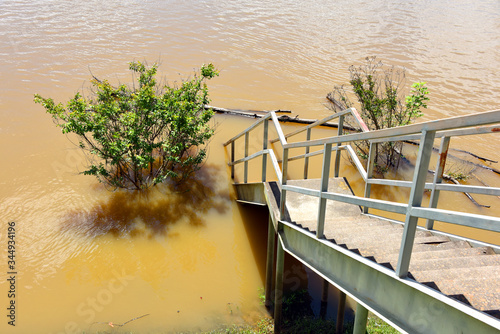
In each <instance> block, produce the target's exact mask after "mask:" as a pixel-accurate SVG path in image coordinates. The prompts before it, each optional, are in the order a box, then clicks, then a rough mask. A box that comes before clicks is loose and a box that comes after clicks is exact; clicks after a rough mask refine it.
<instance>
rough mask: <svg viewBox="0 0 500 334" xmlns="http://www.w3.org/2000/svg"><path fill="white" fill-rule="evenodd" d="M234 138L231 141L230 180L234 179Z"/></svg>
mask: <svg viewBox="0 0 500 334" xmlns="http://www.w3.org/2000/svg"><path fill="white" fill-rule="evenodd" d="M233 162H234V140H233V141H232V142H231V180H234V165H233V164H232V163H233Z"/></svg>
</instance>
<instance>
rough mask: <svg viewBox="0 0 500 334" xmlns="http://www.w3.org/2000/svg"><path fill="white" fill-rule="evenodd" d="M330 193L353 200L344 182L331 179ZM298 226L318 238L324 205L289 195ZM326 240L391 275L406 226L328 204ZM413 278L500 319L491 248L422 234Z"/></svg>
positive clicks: (311, 184)
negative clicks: (347, 196)
mask: <svg viewBox="0 0 500 334" xmlns="http://www.w3.org/2000/svg"><path fill="white" fill-rule="evenodd" d="M319 182H320V180H297V181H289V182H288V184H289V185H293V186H299V187H307V188H310V189H319V186H320V184H319ZM329 191H331V192H339V193H343V194H352V192H351V190H350V188H349V187H348V184H347V183H346V182H345V181H344V180H343V179H342V178H337V179H330V182H329ZM287 210H288V213H289V216H290V219H291V221H292V223H293V224H295V225H296V226H297V227H299V228H301V229H303V230H304V232H305V233H311V234H316V229H317V220H316V218H317V215H318V199H317V198H312V197H310V196H306V195H302V194H299V193H295V192H287ZM326 217H327V218H326V221H325V228H324V239H327V240H329V241H330V242H332V243H334V244H336V245H339V246H341V247H343V248H345V249H348V250H350V251H352V252H355V253H357V254H359V255H361V256H363V257H364V258H367V259H369V260H371V261H373V262H376V263H378V264H381V265H383V266H385V267H387V268H389V269H394V268H396V265H397V261H398V253H399V250H400V246H401V239H402V235H403V226H402V225H401V224H397V223H393V222H390V221H387V220H384V219H379V218H373V217H370V216H367V215H363V214H362V212H361V209H360V207H359V206H355V205H349V204H345V203H339V202H334V201H328V204H327V211H326ZM408 277H409V278H411V279H414V280H415V281H417V282H419V283H422V284H425V285H427V286H428V287H431V288H432V289H435V290H437V291H440V292H441V293H443V294H445V295H447V296H449V297H451V298H454V299H456V300H458V301H460V302H462V303H465V304H467V305H469V306H471V307H473V308H475V309H477V310H480V311H482V312H485V313H487V314H489V315H491V316H494V317H496V318H499V319H500V254H496V253H495V251H494V250H493V249H492V248H491V247H472V246H471V245H470V244H469V243H468V242H466V241H463V240H450V238H448V237H446V236H442V235H435V234H433V233H432V232H430V231H427V230H424V229H423V228H422V229H419V230H418V231H417V234H416V238H415V242H414V247H413V253H412V258H411V263H410V271H409V276H408Z"/></svg>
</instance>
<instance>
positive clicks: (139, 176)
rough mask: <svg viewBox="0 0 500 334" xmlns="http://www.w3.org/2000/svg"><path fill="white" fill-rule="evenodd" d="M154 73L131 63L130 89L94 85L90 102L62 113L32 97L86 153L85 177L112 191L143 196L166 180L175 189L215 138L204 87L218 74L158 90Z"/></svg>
mask: <svg viewBox="0 0 500 334" xmlns="http://www.w3.org/2000/svg"><path fill="white" fill-rule="evenodd" d="M157 68H158V65H157V64H153V65H152V66H147V65H146V64H143V63H141V62H131V63H130V64H129V69H130V70H131V71H132V72H133V73H134V75H135V76H137V84H134V85H133V87H129V86H126V85H119V86H118V87H113V86H112V85H111V84H110V83H109V82H108V81H107V80H102V81H101V80H99V79H97V78H95V77H94V78H93V80H92V81H91V82H92V86H93V88H94V89H93V90H92V98H91V99H87V98H84V97H83V96H82V95H81V94H80V93H76V95H75V97H74V98H73V99H71V100H70V101H69V102H68V103H67V105H66V106H63V105H62V104H61V103H59V104H55V102H54V101H53V100H52V99H50V98H43V97H41V96H40V95H38V94H36V95H35V102H36V103H40V104H42V105H43V106H44V107H45V109H46V111H47V113H49V114H51V115H52V117H53V119H54V122H55V123H56V124H57V126H59V127H61V128H62V132H63V133H74V134H76V135H77V136H78V137H79V145H80V147H81V148H82V149H83V150H85V151H86V152H87V153H89V156H90V157H91V159H90V161H91V163H90V166H88V169H87V170H85V171H84V172H83V174H85V175H94V176H96V177H97V179H98V180H99V181H100V182H103V183H105V184H107V185H110V186H113V187H119V188H127V189H145V188H148V187H151V186H154V185H156V184H158V183H161V182H163V181H164V180H166V179H167V178H170V179H173V180H175V181H176V182H180V181H182V180H184V179H186V178H187V177H188V176H189V175H190V174H191V173H193V172H194V171H196V170H197V169H199V166H200V164H201V163H202V162H203V160H204V158H205V157H206V148H200V146H202V145H204V144H206V143H207V141H208V140H209V139H210V137H211V136H212V135H213V129H212V128H211V127H210V124H209V121H210V119H211V118H212V116H213V111H212V110H207V109H205V105H206V104H207V103H208V102H209V99H208V88H207V86H206V83H205V81H206V80H207V79H211V78H213V77H214V76H217V75H218V71H217V70H216V69H215V68H214V65H212V64H208V65H203V66H202V67H201V69H200V72H199V73H195V74H194V76H193V78H191V79H190V80H186V81H184V82H182V84H180V86H178V87H177V86H168V85H165V86H161V85H159V84H157V82H156V79H155V75H156V72H157Z"/></svg>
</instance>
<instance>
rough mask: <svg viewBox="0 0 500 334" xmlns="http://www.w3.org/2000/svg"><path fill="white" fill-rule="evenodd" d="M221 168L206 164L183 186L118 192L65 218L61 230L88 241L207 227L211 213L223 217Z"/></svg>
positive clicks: (225, 202)
mask: <svg viewBox="0 0 500 334" xmlns="http://www.w3.org/2000/svg"><path fill="white" fill-rule="evenodd" d="M219 173H220V168H219V167H217V166H214V165H209V164H206V165H204V166H203V168H202V169H200V170H199V171H198V172H196V174H194V175H193V176H192V177H191V178H190V179H188V180H187V181H186V182H184V183H183V184H182V185H179V186H176V185H173V184H167V183H165V184H159V185H157V186H156V187H153V188H151V189H148V190H143V191H130V190H116V191H114V192H112V193H110V196H109V197H107V198H106V199H105V200H101V201H98V202H97V203H95V204H94V205H93V206H92V207H91V208H90V209H86V208H81V209H77V210H73V211H70V212H68V213H67V214H66V215H64V217H63V219H62V220H63V223H62V229H63V230H68V231H73V232H77V233H81V234H84V235H86V236H88V237H97V236H100V235H106V234H112V235H114V236H116V237H123V236H131V237H135V236H141V235H148V236H149V237H153V236H155V235H167V233H168V230H169V227H170V226H171V225H173V224H176V223H179V222H186V223H189V224H190V225H193V226H204V225H205V218H204V216H205V215H206V214H207V213H208V212H209V211H210V210H216V211H217V212H219V213H224V212H225V211H226V210H227V209H228V207H229V206H228V203H229V201H230V196H229V191H228V190H227V189H225V188H224V189H222V190H221V189H219V188H220V187H218V174H219Z"/></svg>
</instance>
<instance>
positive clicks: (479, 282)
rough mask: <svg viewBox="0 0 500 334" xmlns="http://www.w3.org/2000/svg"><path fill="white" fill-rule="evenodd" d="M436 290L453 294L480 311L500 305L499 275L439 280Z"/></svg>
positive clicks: (491, 309)
mask: <svg viewBox="0 0 500 334" xmlns="http://www.w3.org/2000/svg"><path fill="white" fill-rule="evenodd" d="M436 287H437V290H439V291H441V292H442V293H444V294H445V295H448V296H453V297H454V298H455V299H458V300H460V301H462V302H464V303H466V304H469V305H471V306H472V307H474V308H476V309H478V310H480V311H495V310H498V308H499V306H500V277H499V276H497V277H472V278H461V279H453V280H441V281H439V282H438V283H437V284H436Z"/></svg>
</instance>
